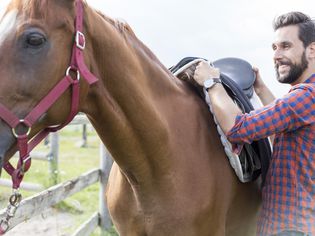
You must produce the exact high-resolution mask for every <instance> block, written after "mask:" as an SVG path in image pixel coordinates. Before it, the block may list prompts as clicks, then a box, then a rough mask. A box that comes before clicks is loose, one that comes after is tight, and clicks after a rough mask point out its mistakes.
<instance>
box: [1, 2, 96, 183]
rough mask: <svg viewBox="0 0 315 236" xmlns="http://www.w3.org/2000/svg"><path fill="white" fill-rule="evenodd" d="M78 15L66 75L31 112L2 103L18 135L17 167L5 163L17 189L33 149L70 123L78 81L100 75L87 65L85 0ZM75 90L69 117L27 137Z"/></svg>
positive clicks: (91, 80) (6, 118) (75, 108)
mask: <svg viewBox="0 0 315 236" xmlns="http://www.w3.org/2000/svg"><path fill="white" fill-rule="evenodd" d="M75 4H76V19H75V31H76V32H75V40H74V44H73V48H72V55H71V62H70V66H69V67H68V68H67V70H66V75H65V77H64V78H63V79H62V80H61V81H60V82H59V83H58V84H57V85H56V86H55V87H54V88H53V89H52V90H51V91H50V92H49V93H48V94H47V95H46V96H45V97H44V98H43V99H42V100H41V101H40V102H39V103H38V104H37V105H36V106H35V107H34V108H33V109H32V110H31V111H30V113H28V115H27V116H26V117H25V118H23V119H20V118H18V117H17V116H16V115H15V114H13V113H12V112H11V111H10V110H8V109H7V108H6V107H5V106H4V105H2V104H1V103H0V118H1V119H2V120H3V121H5V122H6V123H7V124H8V125H9V126H10V127H11V128H12V133H13V135H14V136H15V138H16V139H17V147H18V150H19V161H18V163H17V167H16V168H14V167H13V166H12V165H11V164H10V163H9V162H6V163H5V164H4V165H3V168H4V169H5V170H6V171H7V172H8V174H9V175H11V177H12V182H13V189H18V188H19V186H20V184H21V182H22V179H23V177H24V173H25V172H26V171H27V170H28V169H29V168H30V166H31V158H30V154H29V153H30V152H31V151H32V150H33V148H34V147H36V146H37V145H38V144H39V143H40V142H41V141H42V140H43V139H44V138H45V137H46V136H47V135H48V134H49V133H50V132H56V131H57V130H60V129H61V128H63V127H64V126H65V125H67V124H68V123H69V122H70V121H71V120H72V119H73V118H74V116H75V115H76V114H77V113H78V109H79V90H80V86H79V82H80V75H83V78H84V79H85V80H86V81H87V82H88V84H89V85H91V84H93V83H95V82H97V81H98V79H97V78H96V77H95V76H94V75H93V74H92V73H91V72H90V71H89V69H88V68H87V66H86V64H85V62H84V58H83V50H84V48H85V36H84V34H83V33H82V32H83V3H82V0H76V2H75ZM70 71H72V72H74V74H75V76H74V78H73V77H71V76H70ZM69 87H71V90H72V95H71V96H72V102H71V110H70V113H69V115H68V118H67V119H66V121H65V122H64V123H63V124H61V125H59V126H57V127H47V128H45V129H43V130H42V131H40V132H39V133H38V134H36V135H35V136H34V138H33V139H32V140H29V139H28V135H29V133H30V131H31V128H32V126H33V125H34V123H35V122H36V121H37V120H38V119H39V118H40V117H41V116H42V115H43V114H44V113H45V112H46V111H47V110H48V109H49V108H50V107H51V106H52V105H53V104H54V103H55V102H56V101H57V99H58V98H59V97H60V96H61V95H62V94H63V93H64V92H65V91H66V90H67V89H68V88H69ZM18 126H24V127H25V128H26V131H24V133H22V134H21V133H19V132H17V130H16V129H17V127H18Z"/></svg>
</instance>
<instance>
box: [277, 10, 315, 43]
mask: <svg viewBox="0 0 315 236" xmlns="http://www.w3.org/2000/svg"><path fill="white" fill-rule="evenodd" d="M289 25H297V26H298V27H299V39H300V40H301V41H302V42H303V45H304V47H305V48H306V47H307V46H308V45H310V44H311V43H312V42H315V22H314V20H312V19H311V18H310V17H309V16H308V15H305V14H304V13H302V12H289V13H286V14H283V15H281V16H279V17H277V18H275V19H274V21H273V29H274V30H275V31H276V30H277V29H279V28H281V27H285V26H289Z"/></svg>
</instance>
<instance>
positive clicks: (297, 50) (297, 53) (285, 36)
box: [272, 26, 308, 84]
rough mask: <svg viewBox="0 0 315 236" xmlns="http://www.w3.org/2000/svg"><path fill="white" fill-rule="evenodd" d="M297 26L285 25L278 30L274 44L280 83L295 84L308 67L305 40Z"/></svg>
mask: <svg viewBox="0 0 315 236" xmlns="http://www.w3.org/2000/svg"><path fill="white" fill-rule="evenodd" d="M298 35H299V29H298V27H297V26H285V27H282V28H279V29H278V30H276V39H275V42H274V43H273V44H272V48H273V50H274V63H275V70H276V75H277V79H278V81H279V82H280V83H286V84H295V82H297V81H298V80H299V78H300V77H301V75H302V74H303V72H304V71H305V70H306V68H307V67H308V61H307V59H306V55H305V48H304V46H303V42H302V41H301V40H300V39H299V37H298Z"/></svg>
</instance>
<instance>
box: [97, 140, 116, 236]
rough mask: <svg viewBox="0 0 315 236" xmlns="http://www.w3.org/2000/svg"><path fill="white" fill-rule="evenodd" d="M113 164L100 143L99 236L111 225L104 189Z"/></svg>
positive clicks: (102, 235)
mask: <svg viewBox="0 0 315 236" xmlns="http://www.w3.org/2000/svg"><path fill="white" fill-rule="evenodd" d="M112 164H113V159H112V158H111V156H110V154H109V152H108V151H107V149H106V147H105V146H104V144H102V143H101V144H100V172H101V174H100V193H99V208H100V209H99V213H100V228H101V236H104V235H105V231H106V230H108V229H110V228H111V226H112V221H111V218H110V215H109V212H108V209H107V204H106V199H105V190H106V185H107V181H108V176H109V172H110V169H111V167H112Z"/></svg>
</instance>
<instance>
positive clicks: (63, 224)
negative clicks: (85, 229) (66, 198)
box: [5, 208, 73, 236]
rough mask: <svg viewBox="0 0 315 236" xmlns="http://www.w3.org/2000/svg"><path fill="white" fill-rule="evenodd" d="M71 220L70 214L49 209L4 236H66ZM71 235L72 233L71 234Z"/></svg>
mask: <svg viewBox="0 0 315 236" xmlns="http://www.w3.org/2000/svg"><path fill="white" fill-rule="evenodd" d="M72 223H73V219H72V216H71V214H69V213H65V212H61V211H59V210H56V209H53V208H49V209H47V210H46V211H45V212H44V213H42V214H41V215H38V216H36V217H33V218H32V219H31V220H29V221H26V222H24V223H21V224H19V225H18V226H16V227H15V228H13V229H12V230H10V231H9V232H8V233H6V234H5V235H6V236H68V235H71V233H64V232H69V230H67V229H68V228H69V227H71V225H72ZM72 233H73V232H72Z"/></svg>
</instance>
